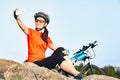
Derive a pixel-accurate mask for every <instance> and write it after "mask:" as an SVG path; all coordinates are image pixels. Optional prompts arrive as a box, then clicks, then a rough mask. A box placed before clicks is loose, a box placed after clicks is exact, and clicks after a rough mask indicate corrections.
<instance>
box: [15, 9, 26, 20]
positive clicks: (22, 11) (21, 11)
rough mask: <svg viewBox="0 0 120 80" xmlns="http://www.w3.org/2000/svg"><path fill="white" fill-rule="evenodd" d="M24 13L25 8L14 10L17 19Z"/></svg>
mask: <svg viewBox="0 0 120 80" xmlns="http://www.w3.org/2000/svg"><path fill="white" fill-rule="evenodd" d="M22 14H24V10H23V9H20V8H17V9H15V10H14V11H13V16H14V18H15V19H17V18H18V17H19V16H20V15H22Z"/></svg>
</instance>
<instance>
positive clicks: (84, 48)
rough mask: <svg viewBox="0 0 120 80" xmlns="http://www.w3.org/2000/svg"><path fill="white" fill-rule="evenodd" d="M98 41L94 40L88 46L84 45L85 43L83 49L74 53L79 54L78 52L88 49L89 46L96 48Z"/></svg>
mask: <svg viewBox="0 0 120 80" xmlns="http://www.w3.org/2000/svg"><path fill="white" fill-rule="evenodd" d="M96 43H97V41H94V42H92V43H89V45H88V46H84V45H83V47H82V49H80V50H79V51H77V52H76V53H74V54H73V55H75V54H77V53H80V52H81V51H83V52H84V51H86V50H87V49H88V48H92V49H93V48H94V47H95V46H97V45H98V44H96Z"/></svg>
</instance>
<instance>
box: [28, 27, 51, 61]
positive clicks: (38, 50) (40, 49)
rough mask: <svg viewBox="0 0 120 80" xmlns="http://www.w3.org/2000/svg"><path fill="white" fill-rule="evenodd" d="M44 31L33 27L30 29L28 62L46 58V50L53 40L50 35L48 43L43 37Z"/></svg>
mask: <svg viewBox="0 0 120 80" xmlns="http://www.w3.org/2000/svg"><path fill="white" fill-rule="evenodd" d="M41 35H42V33H41V32H38V31H36V30H33V29H30V28H29V29H28V35H27V41H28V62H34V61H37V60H42V59H44V58H45V51H46V49H47V47H48V44H51V43H52V41H51V40H50V38H49V37H48V44H47V43H46V42H44V41H43V40H42V38H41Z"/></svg>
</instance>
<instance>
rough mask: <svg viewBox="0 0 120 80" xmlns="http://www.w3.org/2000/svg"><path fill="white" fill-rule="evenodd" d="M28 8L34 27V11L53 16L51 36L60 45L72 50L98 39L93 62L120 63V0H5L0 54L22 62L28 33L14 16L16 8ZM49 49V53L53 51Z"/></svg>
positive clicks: (27, 15)
mask: <svg viewBox="0 0 120 80" xmlns="http://www.w3.org/2000/svg"><path fill="white" fill-rule="evenodd" d="M16 8H23V9H25V14H24V15H22V16H21V19H22V21H23V22H24V24H25V25H26V26H29V27H31V28H33V29H34V13H36V12H39V11H44V12H46V13H47V14H48V15H49V16H50V24H49V25H48V30H49V36H50V37H51V38H52V40H53V42H54V43H55V44H56V45H57V46H63V47H65V48H66V49H69V51H70V52H71V54H72V53H74V52H76V51H77V50H79V49H80V48H82V46H83V45H88V44H89V43H90V42H93V41H95V40H97V41H98V46H97V47H96V48H95V49H94V50H95V52H96V57H95V58H94V59H93V60H92V62H93V64H96V65H98V66H100V67H103V66H107V65H113V66H120V63H119V61H120V46H119V45H120V42H119V41H120V37H119V35H120V31H119V30H120V22H119V21H120V0H74V1H73V0H51V1H49V0H31V1H27V0H26V1H25V0H11V1H10V0H3V1H1V3H0V10H1V11H0V12H1V13H0V18H1V24H0V37H1V38H0V58H5V59H10V60H15V61H17V62H20V63H22V62H23V61H24V60H25V59H26V58H27V40H26V35H25V34H24V33H23V32H22V31H21V30H20V28H19V27H18V25H17V24H16V22H15V19H14V18H13V10H14V9H16ZM51 53H52V51H50V50H49V49H48V50H47V52H46V56H49V55H51Z"/></svg>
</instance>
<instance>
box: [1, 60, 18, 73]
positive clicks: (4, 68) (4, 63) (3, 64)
mask: <svg viewBox="0 0 120 80" xmlns="http://www.w3.org/2000/svg"><path fill="white" fill-rule="evenodd" d="M13 64H16V65H17V64H19V63H18V62H15V61H13V60H7V59H0V73H4V72H6V71H7V70H8V68H9V67H10V66H11V65H13Z"/></svg>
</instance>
